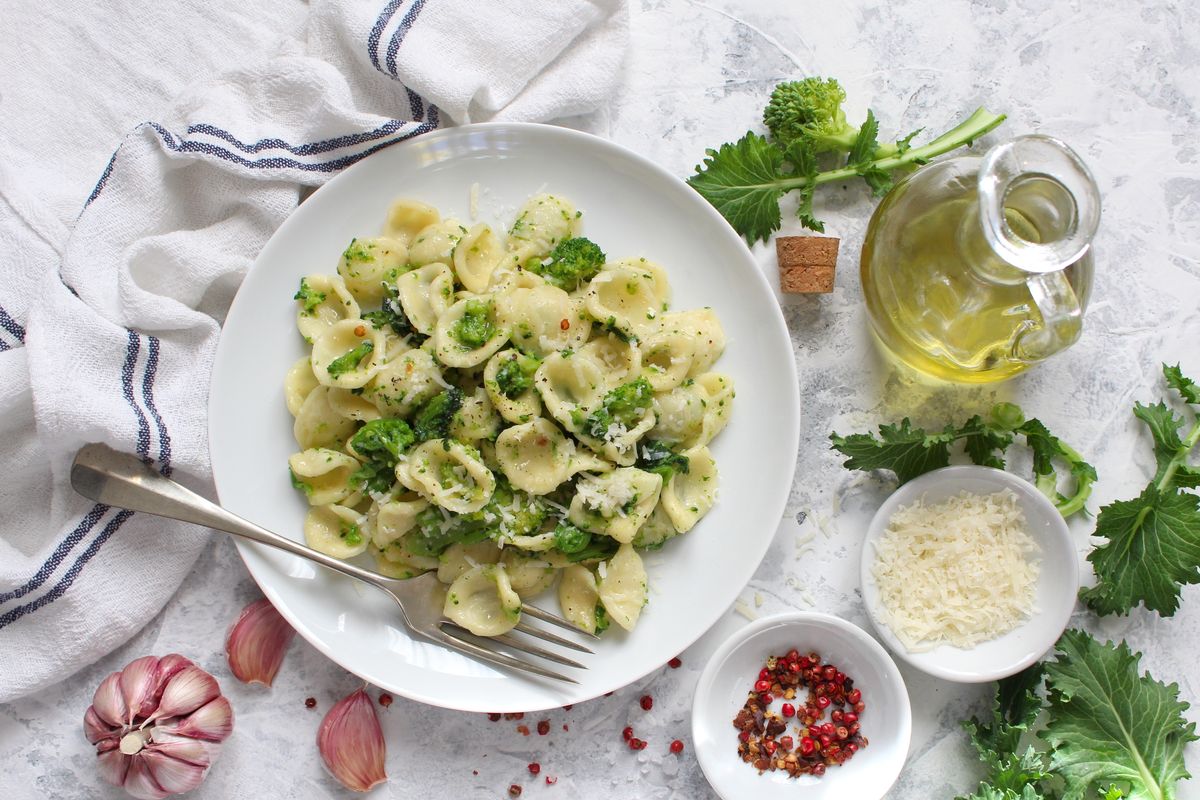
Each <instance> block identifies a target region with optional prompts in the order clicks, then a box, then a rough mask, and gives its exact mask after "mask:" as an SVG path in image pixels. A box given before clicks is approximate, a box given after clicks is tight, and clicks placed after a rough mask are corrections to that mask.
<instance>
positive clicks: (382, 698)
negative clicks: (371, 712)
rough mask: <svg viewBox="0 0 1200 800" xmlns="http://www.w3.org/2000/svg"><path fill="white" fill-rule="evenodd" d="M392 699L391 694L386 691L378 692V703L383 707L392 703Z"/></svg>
mask: <svg viewBox="0 0 1200 800" xmlns="http://www.w3.org/2000/svg"><path fill="white" fill-rule="evenodd" d="M392 700H393V698H392V696H391V695H390V694H388V693H387V692H380V693H379V705H381V706H383V707H384V708H387V707H389V706H390V705H391V704H392Z"/></svg>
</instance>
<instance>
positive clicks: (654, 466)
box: [635, 439, 689, 484]
mask: <svg viewBox="0 0 1200 800" xmlns="http://www.w3.org/2000/svg"><path fill="white" fill-rule="evenodd" d="M688 463H689V462H688V457H687V456H685V455H683V454H682V453H677V452H676V451H674V450H672V449H671V446H670V445H669V444H667V443H666V442H663V441H660V440H658V439H647V440H646V441H644V442H642V445H641V447H640V448H639V451H638V460H637V464H636V465H635V466H637V468H638V469H642V470H645V471H646V472H656V473H658V474H659V475H661V476H662V479H663V483H664V484H665V483H666V482H667V481H669V480H671V476H673V475H674V474H675V473H676V472H682V473H684V474H685V475H686V474H687V471H688Z"/></svg>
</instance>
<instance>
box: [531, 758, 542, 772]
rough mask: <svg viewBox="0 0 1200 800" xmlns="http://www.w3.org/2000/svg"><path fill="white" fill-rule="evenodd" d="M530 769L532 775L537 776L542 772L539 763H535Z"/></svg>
mask: <svg viewBox="0 0 1200 800" xmlns="http://www.w3.org/2000/svg"><path fill="white" fill-rule="evenodd" d="M528 769H529V774H530V775H537V774H538V773H539V772H541V771H542V765H541V764H539V763H538V762H536V761H534V762H533V763H532V764H530V765H529V767H528Z"/></svg>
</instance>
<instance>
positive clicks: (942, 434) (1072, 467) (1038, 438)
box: [829, 403, 1096, 517]
mask: <svg viewBox="0 0 1200 800" xmlns="http://www.w3.org/2000/svg"><path fill="white" fill-rule="evenodd" d="M1016 435H1020V436H1022V437H1023V438H1024V439H1025V444H1026V445H1027V446H1028V447H1029V449H1030V450H1031V451H1032V452H1033V472H1034V479H1035V483H1036V484H1037V487H1038V489H1040V490H1041V492H1042V493H1043V494H1045V495H1046V496H1047V497H1048V498H1050V500H1051V501H1053V502H1054V504H1055V506H1056V507H1057V508H1058V510H1059V512H1061V513H1062V515H1063V516H1064V517H1068V516H1070V515H1072V514H1074V513H1076V512H1078V511H1081V510H1082V509H1083V507H1084V504H1085V503H1086V502H1087V499H1088V497H1089V496H1090V495H1091V493H1092V484H1093V483H1095V482H1096V470H1095V469H1094V468H1093V467H1092V466H1091V465H1090V464H1088V463H1087V462H1086V461H1084V460H1083V457H1082V456H1080V455H1079V453H1077V452H1076V451H1075V450H1074V449H1073V448H1071V447H1070V446H1068V445H1066V444H1064V443H1063V442H1062V441H1061V440H1060V439H1058V438H1057V437H1055V436H1054V435H1052V434H1051V433H1050V431H1049V430H1047V429H1046V426H1045V425H1043V424H1042V423H1041V422H1040V421H1038V420H1036V419H1030V420H1026V419H1025V415H1024V414H1023V413H1022V412H1021V409H1020V408H1018V407H1017V406H1015V405H1013V404H1012V403H1000V404H998V405H996V406H995V407H994V408H993V409H992V411H991V414H990V415H989V418H988V419H984V418H983V417H980V416H974V417H971V418H970V419H969V420H967V421H966V423H964V424H963V425H962V426H960V427H955V426H953V425H947V426H946V427H945V428H943V429H942V430H941V431H938V432H934V433H927V432H926V431H924V430H923V429H921V428H915V427H913V425H912V423H911V422H910V421H909V420H908V418H907V417H906V418H904V419H903V420H901V421H900V424H899V425H880V426H879V434H878V436H873V435H872V434H869V433H855V434H851V435H849V436H841V435H839V434H837V433H834V434H832V435H831V436H830V437H829V438H830V440H831V441H832V442H833V449H834V450H837V451H838V452H839V453H841V454H842V455H844V456H848V458H847V460H846V462H845V463H844V465H843V466H845V467H846V469H857V470H864V471H871V470H876V469H883V470H890V471H892V472H894V473H896V477H897V478H899V479H900V482H901V483H906V482H908V481H910V480H912V479H913V478H915V477H917V476H918V475H923V474H924V473H926V472H930V471H931V470H935V469H939V468H940V467H945V466H947V465H949V463H950V445H951V444H953V443H954V442H956V441H958V440H960V439H961V440H963V450H964V452H965V453H966V454H967V456H968V457H969V458H970V459H971V460H972V461H973V462H975V463H976V464H981V465H984V466H989V467H996V468H997V469H1003V468H1004V453H1005V451H1006V450H1007V449H1008V447H1009V446H1010V445H1011V444H1012V443H1013V441H1014V438H1015V436H1016ZM1056 462H1062V463H1064V464H1065V465H1066V470H1067V474H1068V475H1070V477H1071V478H1072V480H1073V482H1074V490H1073V491H1072V492H1071V494H1069V495H1064V494H1062V493H1060V492H1059V491H1058V479H1059V472H1058V468H1057V467H1056V466H1055V463H1056Z"/></svg>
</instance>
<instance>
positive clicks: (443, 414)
mask: <svg viewBox="0 0 1200 800" xmlns="http://www.w3.org/2000/svg"><path fill="white" fill-rule="evenodd" d="M462 404H463V393H462V390H461V389H459V388H457V387H454V386H451V387H450V388H449V389H446V390H445V391H443V392H440V393H438V394H436V395H434V396H433V397H431V398H430V399H429V400H427V401H426V402H425V405H423V406H421V407H420V408H419V409H417V413H416V414H414V415H413V419H412V429H413V433H414V434H415V435H416V437H417V441H418V442H427V441H429V440H430V439H445V438H446V437H447V436H449V435H450V425H451V423H453V422H454V415H455V414H457V413H458V410H459V409H460V408H462Z"/></svg>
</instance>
